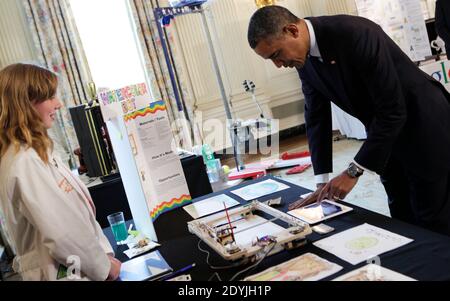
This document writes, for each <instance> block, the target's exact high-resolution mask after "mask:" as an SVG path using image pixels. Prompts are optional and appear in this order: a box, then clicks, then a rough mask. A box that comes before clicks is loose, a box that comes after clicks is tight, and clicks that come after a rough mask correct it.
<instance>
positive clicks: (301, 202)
mask: <svg viewBox="0 0 450 301" xmlns="http://www.w3.org/2000/svg"><path fill="white" fill-rule="evenodd" d="M325 185H326V183H321V184H317V190H316V191H314V192H313V193H312V194H310V195H309V196H308V197H306V198H304V199H303V198H300V199H299V200H298V201H296V202H294V203H292V204H290V205H289V208H288V209H289V210H294V209H297V208H301V207H304V206H307V205H309V204H312V203H315V202H317V199H318V197H319V195H320V193H321V192H322V189H323V188H324V187H325Z"/></svg>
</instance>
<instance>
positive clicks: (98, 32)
mask: <svg viewBox="0 0 450 301" xmlns="http://www.w3.org/2000/svg"><path fill="white" fill-rule="evenodd" d="M70 4H71V7H72V11H73V14H74V18H75V22H76V24H77V27H78V31H79V33H80V36H81V41H82V43H83V46H84V50H85V53H86V56H87V61H88V63H89V66H90V69H91V73H92V77H93V79H94V82H95V83H96V85H97V88H108V89H118V88H122V87H124V86H127V85H130V84H137V83H143V82H145V73H144V69H143V64H142V63H141V62H142V61H141V59H140V52H139V48H138V43H137V42H136V39H135V33H134V27H133V25H132V20H131V18H130V14H129V9H128V6H127V3H126V0H95V1H91V0H70Z"/></svg>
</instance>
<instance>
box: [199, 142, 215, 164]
mask: <svg viewBox="0 0 450 301" xmlns="http://www.w3.org/2000/svg"><path fill="white" fill-rule="evenodd" d="M202 156H203V163H205V165H208V162H209V161H212V160H214V159H215V158H214V152H213V150H212V148H211V146H209V144H203V147H202Z"/></svg>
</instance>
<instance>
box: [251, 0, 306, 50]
mask: <svg viewBox="0 0 450 301" xmlns="http://www.w3.org/2000/svg"><path fill="white" fill-rule="evenodd" d="M299 20H300V19H299V18H298V17H297V16H296V15H294V14H293V13H291V11H290V10H288V9H287V8H284V7H282V6H277V5H270V6H265V7H263V8H260V9H258V10H257V11H256V12H255V13H254V14H253V16H252V18H251V19H250V25H249V28H248V36H247V37H248V43H249V44H250V47H252V48H253V49H255V48H256V46H258V43H259V42H260V41H261V40H263V39H266V38H269V37H272V36H278V35H280V34H281V32H282V30H283V28H284V27H285V26H286V25H288V24H291V23H298V21H299Z"/></svg>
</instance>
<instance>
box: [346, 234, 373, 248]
mask: <svg viewBox="0 0 450 301" xmlns="http://www.w3.org/2000/svg"><path fill="white" fill-rule="evenodd" d="M377 244H378V239H376V238H374V237H367V236H362V237H359V238H356V239H353V240H351V241H349V242H347V243H346V244H345V247H346V248H347V249H351V250H358V251H360V250H364V249H369V248H372V247H374V246H376V245H377Z"/></svg>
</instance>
